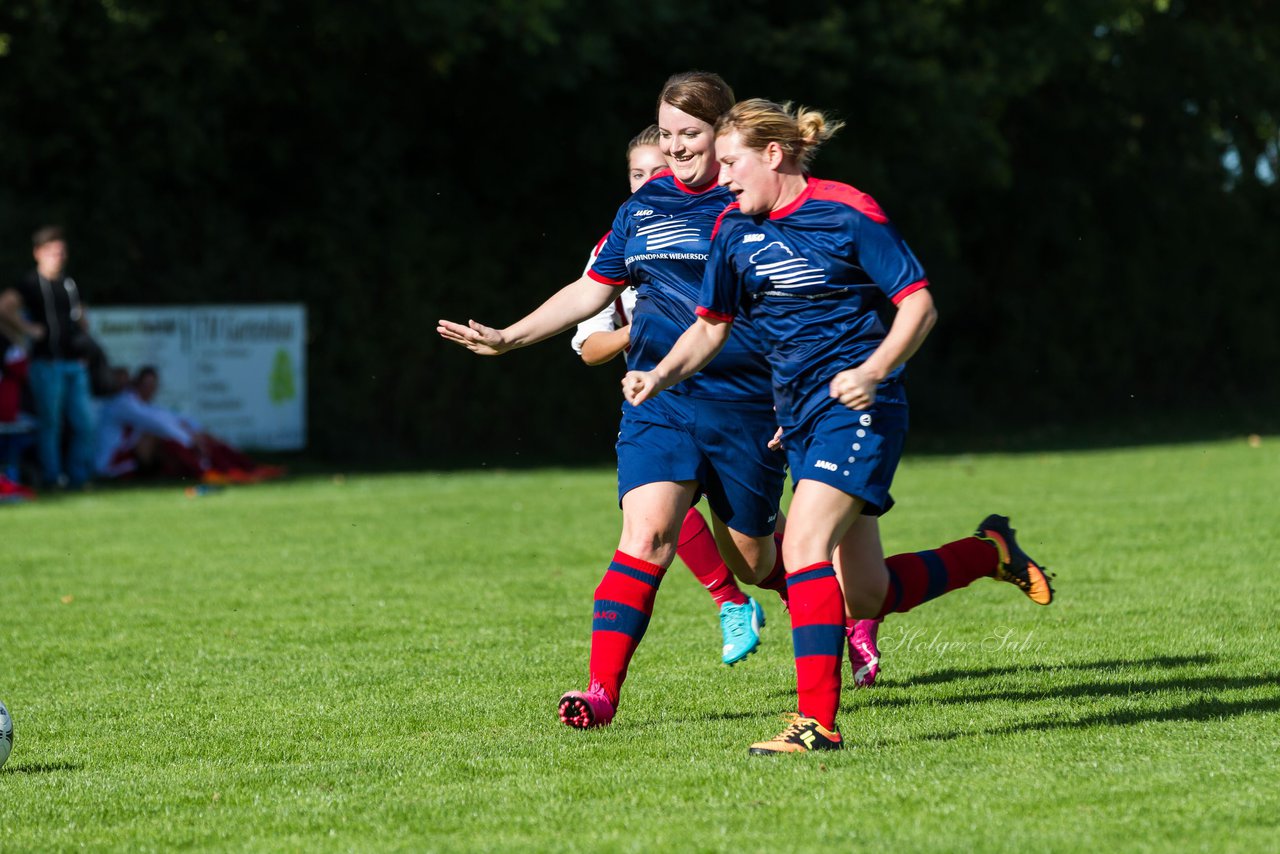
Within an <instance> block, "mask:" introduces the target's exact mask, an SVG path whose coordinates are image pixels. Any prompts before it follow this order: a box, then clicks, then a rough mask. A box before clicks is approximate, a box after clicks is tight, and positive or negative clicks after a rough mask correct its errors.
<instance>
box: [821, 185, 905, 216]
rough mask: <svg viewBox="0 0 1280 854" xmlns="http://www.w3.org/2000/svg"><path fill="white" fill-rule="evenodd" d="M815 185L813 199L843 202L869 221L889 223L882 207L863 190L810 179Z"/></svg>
mask: <svg viewBox="0 0 1280 854" xmlns="http://www.w3.org/2000/svg"><path fill="white" fill-rule="evenodd" d="M810 180H811V181H813V183H814V184H815V186H814V190H813V197H814V198H815V199H824V200H827V201H832V202H841V203H843V204H846V205H848V206H849V207H851V208H853V209H854V210H856V211H857V212H858V213H861V214H864V215H866V217H867V218H868V219H871V220H872V221H874V222H881V223H884V222H888V221H889V217H887V216H885V213H884V211H883V210H881V208H880V205H879V204H877V203H876V200H875V199H873V198H871V197H870V196H868V195H867V194H866V193H864V192H862V191H861V190H858V189H854V188H853V187H850V186H849V185H848V184H841V183H840V182H839V181H818V180H816V179H810Z"/></svg>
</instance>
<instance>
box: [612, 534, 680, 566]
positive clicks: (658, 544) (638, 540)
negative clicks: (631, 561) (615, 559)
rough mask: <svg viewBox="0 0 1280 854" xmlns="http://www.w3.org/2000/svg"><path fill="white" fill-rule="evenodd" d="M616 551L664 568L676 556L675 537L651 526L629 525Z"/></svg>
mask: <svg viewBox="0 0 1280 854" xmlns="http://www.w3.org/2000/svg"><path fill="white" fill-rule="evenodd" d="M618 551H620V552H623V553H625V554H629V555H631V556H632V557H635V558H639V559H640V560H643V561H646V562H648V563H652V564H657V565H658V566H662V567H666V566H670V565H671V561H673V560H675V556H676V541H675V537H674V536H672V535H671V533H670V532H669V531H664V530H660V529H659V528H657V527H655V526H651V525H638V526H632V525H629V526H627V528H626V529H625V530H623V532H622V538H621V539H620V540H619V541H618Z"/></svg>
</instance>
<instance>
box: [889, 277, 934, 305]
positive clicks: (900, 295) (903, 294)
mask: <svg viewBox="0 0 1280 854" xmlns="http://www.w3.org/2000/svg"><path fill="white" fill-rule="evenodd" d="M927 287H929V280H928V279H921V280H920V281H918V282H912V283H911V284H909V285H907V286H906V287H905V288H903V289H902V290H900V291H898V292H897V293H896V294H894V295H893V304H894V305H899V304H901V302H902V301H903V300H904V299H906V298H907V297H909V296H911V295H912V294H914V293H915V292H916V291H922V290H924V289H925V288H927Z"/></svg>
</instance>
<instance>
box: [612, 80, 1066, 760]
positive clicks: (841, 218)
mask: <svg viewBox="0 0 1280 854" xmlns="http://www.w3.org/2000/svg"><path fill="white" fill-rule="evenodd" d="M838 127H839V125H834V126H833V125H832V124H830V123H829V122H828V121H827V119H826V118H825V117H824V116H823V115H822V114H821V113H818V112H816V111H811V110H802V111H799V112H796V111H793V110H791V109H790V108H789V107H788V106H782V105H778V104H774V103H771V102H769V101H762V100H751V101H744V102H742V103H741V104H738V105H736V106H735V107H734V108H733V109H732V110H731V111H729V112H728V113H727V114H725V115H724V116H722V117H721V118H720V119H719V120H718V121H717V123H716V134H717V143H716V151H717V154H718V157H719V159H720V162H721V164H722V165H721V171H720V178H719V180H720V184H721V185H722V186H724V187H726V188H727V189H728V190H729V191H730V192H731V193H732V194H733V196H734V197H735V199H736V201H735V203H734V204H733V205H732V206H730V207H729V208H728V209H726V210H725V212H724V214H723V215H722V216H721V218H720V220H719V222H718V223H717V226H716V232H715V234H714V239H713V243H712V252H711V258H710V260H709V262H708V264H707V270H706V277H705V279H704V282H703V287H702V291H701V294H700V298H699V307H698V309H697V314H698V315H699V317H698V320H697V321H696V322H695V323H694V324H693V325H692V326H690V327H689V329H688V330H687V331H686V332H685V333H684V334H683V335H682V336H681V337H680V339H679V341H678V342H677V343H676V345H675V347H674V348H673V349H672V351H671V352H670V353H669V354H667V355H666V356H665V357H664V358H662V359H661V360H660V361H659V362H658V364H657V365H656V366H654V367H653V368H651V369H647V370H646V369H644V368H637V369H634V370H632V371H630V372H629V373H628V374H627V376H626V377H625V378H624V379H623V392H624V394H625V396H626V398H627V400H628V401H630V402H631V403H632V404H634V405H635V406H636V408H637V410H643V409H646V408H648V407H649V406H653V405H654V404H658V403H660V402H661V401H662V399H663V397H665V396H666V395H662V396H660V397H655V395H657V394H658V392H660V391H662V390H663V389H666V388H669V387H671V386H673V385H674V384H676V383H679V382H681V381H682V380H684V378H686V377H688V376H691V375H694V374H695V373H696V372H697V371H698V369H699V368H700V367H701V366H702V365H703V364H705V363H706V362H707V361H708V360H709V359H711V358H713V357H714V356H715V354H716V353H717V352H719V351H720V350H721V348H722V347H723V346H724V342H725V341H726V340H728V339H729V337H730V336H731V335H732V330H733V329H734V327H736V326H737V325H738V324H739V323H742V322H743V321H747V322H750V323H751V324H752V325H753V327H754V328H755V329H756V330H757V331H758V333H759V334H760V336H761V338H762V339H763V341H764V344H765V346H766V347H767V348H768V353H769V363H770V366H771V368H772V373H773V386H774V396H775V401H776V404H777V415H778V423H779V425H780V426H781V427H782V428H783V431H784V442H785V447H786V450H787V456H788V462H789V464H790V467H791V473H792V478H793V479H794V481H795V495H794V499H793V500H792V503H791V507H790V514H789V520H788V523H787V536H786V539H785V541H784V543H783V551H784V558H785V563H786V565H787V567H789V568H790V571H789V573H788V575H787V582H788V588H789V591H790V598H789V603H790V609H789V610H790V613H791V621H792V640H793V643H794V646H795V656H796V677H797V678H796V683H797V692H798V695H799V698H798V699H799V711H798V714H796V715H794V716H793V718H792V721H791V724H790V725H789V726H788V727H787V728H786V729H785V730H783V732H782V733H780V734H779V735H778V736H776V737H775V738H773V739H771V740H769V741H765V742H759V743H757V744H754V745H752V747H751V752H752V753H760V754H768V753H784V752H800V751H808V750H832V749H839V748H840V747H841V744H842V741H841V737H840V733H839V730H838V729H837V728H836V722H835V715H836V709H837V706H838V704H839V694H840V652H841V649H840V647H841V643H842V641H843V638H842V634H843V632H842V628H843V624H844V619H843V617H844V614H845V610H846V607H847V608H848V610H849V612H850V613H851V614H852V615H853V616H854V617H875V618H882V617H884V616H885V615H886V614H888V613H891V612H901V611H905V610H908V609H909V608H911V607H914V606H915V605H918V604H920V603H921V602H923V601H926V600H928V599H931V598H934V597H936V596H939V595H941V594H943V593H946V592H948V591H950V590H953V589H957V588H959V587H963V586H965V585H967V584H969V583H971V582H972V581H974V580H975V579H977V578H979V577H982V576H994V577H996V578H999V579H1001V580H1005V581H1009V582H1012V583H1014V584H1016V585H1017V586H1018V587H1019V588H1021V589H1022V590H1023V592H1024V593H1026V594H1027V595H1028V596H1029V597H1030V598H1031V599H1032V601H1034V602H1037V603H1038V604H1043V605H1047V604H1048V603H1049V602H1050V601H1051V599H1052V595H1053V590H1052V588H1051V587H1050V586H1049V582H1048V579H1047V578H1046V576H1045V574H1044V572H1043V571H1042V570H1041V568H1040V567H1039V566H1037V565H1036V563H1035V562H1034V561H1032V560H1031V559H1030V558H1028V557H1027V555H1026V554H1025V553H1024V552H1022V550H1021V549H1019V548H1018V545H1017V543H1016V542H1015V540H1014V539H1013V531H1012V529H1010V528H1009V525H1008V519H1006V518H1005V517H1003V516H994V515H993V516H990V517H988V518H987V519H985V520H984V521H983V522H982V523H981V524H980V525H979V527H978V530H977V532H976V534H975V536H973V537H968V538H965V539H964V540H960V541H958V542H955V543H949V544H947V545H945V546H942V547H941V548H938V549H934V550H931V551H927V552H919V553H916V554H914V555H900V556H897V557H896V558H892V559H890V560H889V561H886V560H885V558H884V556H883V555H884V553H883V550H882V549H881V546H880V538H879V532H878V525H877V521H876V517H877V516H879V515H880V514H882V513H884V512H885V511H887V510H888V509H889V507H890V506H891V505H892V499H891V498H890V496H889V486H890V483H891V481H892V478H893V473H894V470H895V469H896V467H897V464H898V459H899V456H900V454H901V451H902V445H903V440H904V438H905V435H906V430H907V400H906V395H905V393H904V391H903V387H902V369H903V365H904V364H905V363H906V361H907V358H908V357H910V356H911V355H912V354H913V353H914V352H915V351H916V350H917V348H919V346H920V345H921V343H923V341H924V340H925V337H926V336H927V335H928V333H929V330H930V328H931V327H932V326H933V323H934V320H935V318H936V311H935V309H934V305H933V299H932V297H931V296H930V293H929V290H928V284H929V283H928V280H927V279H926V278H925V275H924V271H923V269H922V268H921V266H920V263H919V261H917V260H916V258H915V256H914V255H913V254H912V253H911V250H910V249H908V248H907V245H906V244H905V243H904V242H903V240H902V238H901V236H900V235H899V234H898V232H897V230H896V229H894V227H893V226H892V225H891V224H890V223H889V220H888V218H887V217H886V216H885V215H884V212H883V211H882V210H881V209H880V207H879V206H878V205H877V204H876V203H875V201H874V200H872V199H871V198H870V197H869V196H867V195H866V194H864V193H861V192H859V191H857V190H855V189H854V188H852V187H850V186H848V185H845V184H838V183H835V182H832V181H820V180H818V179H816V178H812V177H810V176H809V175H808V173H807V171H806V170H807V165H808V162H809V160H810V159H811V158H812V156H813V154H814V152H815V150H816V149H817V147H818V145H820V144H821V143H822V142H824V141H825V140H826V139H828V138H830V136H831V135H832V134H833V133H834V132H835V131H836V130H837V129H838ZM885 303H892V304H893V305H894V306H896V308H897V312H896V315H895V316H894V319H893V322H892V324H891V325H890V326H889V328H888V329H886V328H885V327H884V325H883V323H882V322H881V321H880V319H879V316H878V315H877V312H876V309H877V308H878V307H880V306H881V305H884V304H885ZM642 403H643V404H644V406H640V404H642ZM837 552H838V553H839V555H840V559H841V563H842V569H841V573H842V581H843V582H844V585H843V587H844V599H845V601H842V597H841V585H840V584H839V583H838V582H837V579H836V574H835V571H834V569H833V564H832V561H833V556H834V555H835V554H836V553H837Z"/></svg>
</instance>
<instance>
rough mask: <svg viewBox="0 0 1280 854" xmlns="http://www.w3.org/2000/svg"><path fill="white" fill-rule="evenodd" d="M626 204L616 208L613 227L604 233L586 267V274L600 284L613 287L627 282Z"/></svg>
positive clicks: (627, 218)
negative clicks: (594, 254)
mask: <svg viewBox="0 0 1280 854" xmlns="http://www.w3.org/2000/svg"><path fill="white" fill-rule="evenodd" d="M627 212H628V208H627V206H626V205H623V206H622V207H620V208H618V213H617V215H616V216H614V218H613V228H612V229H611V230H610V231H609V233H608V234H606V235H605V237H604V240H603V241H602V242H601V243H600V245H599V246H597V247H596V256H595V259H594V260H593V261H592V262H591V266H590V267H588V268H587V276H588V277H589V278H591V279H592V280H594V281H597V282H599V283H600V284H602V285H612V286H613V287H615V288H620V287H623V286H624V285H627V284H629V282H630V279H629V278H628V274H627V257H626V254H627V253H626V248H627V226H628V224H629V223H628V220H629V219H630V217H628V216H627Z"/></svg>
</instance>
